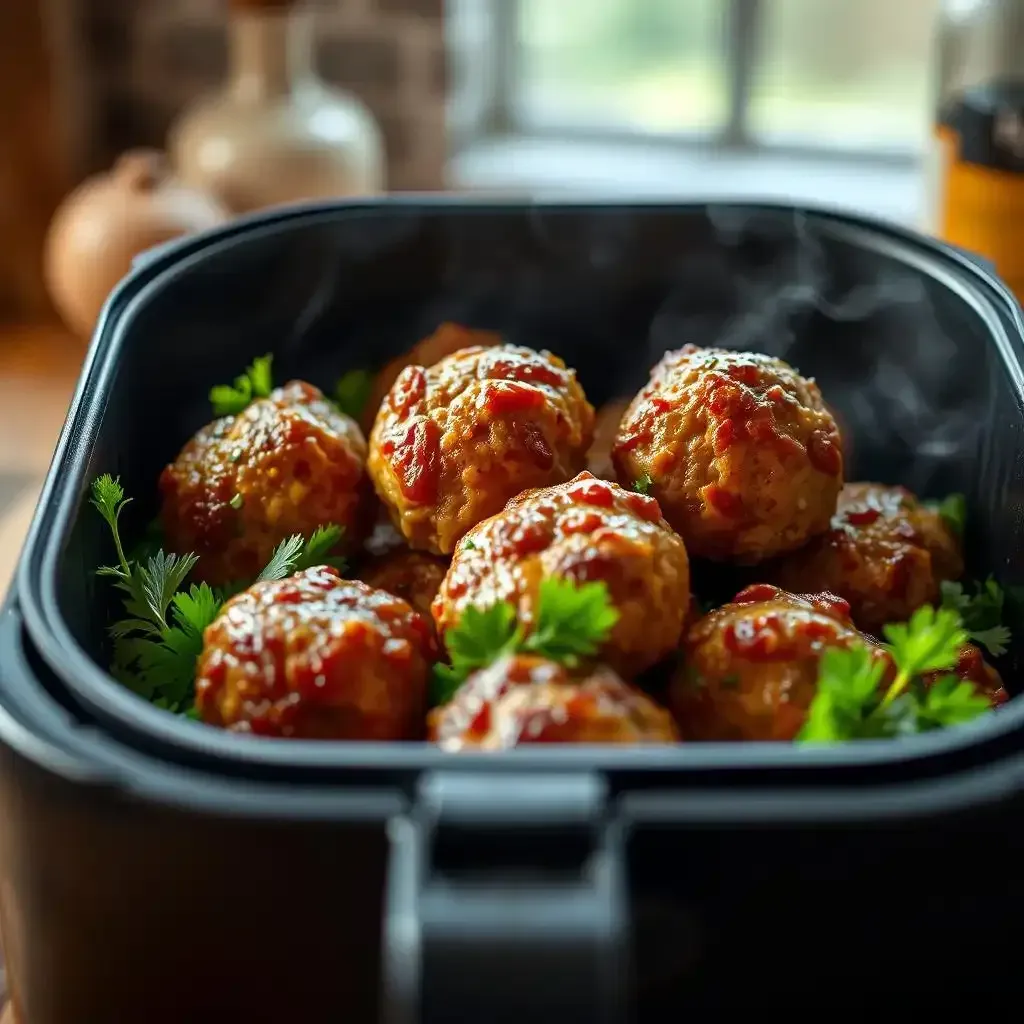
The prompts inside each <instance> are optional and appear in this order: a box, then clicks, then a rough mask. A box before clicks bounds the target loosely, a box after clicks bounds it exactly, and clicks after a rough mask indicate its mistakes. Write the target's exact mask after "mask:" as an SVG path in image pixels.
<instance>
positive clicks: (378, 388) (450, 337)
mask: <svg viewBox="0 0 1024 1024" xmlns="http://www.w3.org/2000/svg"><path fill="white" fill-rule="evenodd" d="M500 344H501V335H500V334H498V333H497V332H495V331H481V330H478V329H477V328H475V327H463V326H462V324H454V323H443V324H441V325H440V326H439V327H438V328H437V330H436V331H434V333H433V334H430V335H428V336H427V337H426V338H423V339H422V340H420V341H417V342H416V344H415V345H413V346H412V348H411V349H409V351H408V352H405V353H404V354H403V355H400V356H398V357H397V358H396V359H392V360H391V362H390V363H388V364H387V365H386V366H385V367H384V368H383V369H382V370H381V371H380V372H379V373H378V374H377V375H376V376H375V377H374V380H373V389H372V391H371V392H370V398H369V401H368V402H367V403H366V409H365V410H364V412H363V416H362V419H361V424H360V425H361V426H362V427H363V429H364V430H366V431H367V433H369V431H370V428H371V427H372V426H373V421H374V418H375V417H376V415H377V411H378V410H379V409H380V406H381V403H382V402H383V401H384V399H385V398H386V397H387V394H388V392H389V391H390V390H391V388H392V386H393V385H394V383H395V381H396V380H398V376H399V374H400V373H401V372H402V371H403V370H404V369H405V368H406V367H407V366H433V365H434V363H439V362H440V361H441V360H442V359H444V358H445V357H446V356H450V355H454V354H455V353H456V352H458V351H459V350H460V349H463V348H474V347H478V348H490V347H491V346H492V345H500Z"/></svg>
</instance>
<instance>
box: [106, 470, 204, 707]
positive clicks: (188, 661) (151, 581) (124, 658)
mask: <svg viewBox="0 0 1024 1024" xmlns="http://www.w3.org/2000/svg"><path fill="white" fill-rule="evenodd" d="M130 500H131V499H130V498H126V497H125V496H124V491H123V489H122V488H121V484H120V483H119V482H118V481H117V480H115V479H114V478H113V477H111V476H110V475H108V474H104V475H103V476H101V477H99V478H97V479H96V480H95V481H93V485H92V503H93V505H95V506H96V508H97V509H98V510H99V513H100V515H101V516H103V518H104V520H106V523H107V525H108V526H109V527H110V532H111V535H112V537H113V540H114V548H115V550H116V552H117V564H116V565H106V566H101V567H100V568H99V569H98V570H97V571H98V573H99V575H101V576H109V577H111V578H113V579H114V581H115V586H116V587H117V589H118V590H120V591H121V592H122V594H123V595H124V597H123V601H124V610H125V613H126V615H125V618H123V619H120V620H119V621H117V622H115V623H114V624H113V625H112V626H111V627H110V635H111V638H112V639H113V641H114V664H113V666H112V669H111V671H112V672H113V674H114V675H115V676H116V678H118V679H119V680H121V681H122V682H123V683H125V684H126V685H127V686H129V687H130V688H131V689H132V690H134V691H135V692H136V693H138V694H140V695H141V696H143V697H147V698H148V699H150V700H152V701H153V702H154V703H157V702H159V703H160V704H161V706H163V707H166V708H167V709H168V710H170V711H175V712H184V711H186V710H187V709H188V708H189V707H190V706H191V704H192V692H193V684H194V681H195V662H196V658H198V656H199V653H200V652H201V650H202V642H203V640H202V637H203V630H204V629H206V627H207V626H208V625H209V624H210V623H211V622H212V621H213V620H214V618H216V616H217V613H218V611H219V610H220V598H219V597H218V595H216V594H215V593H214V592H213V591H212V590H211V589H210V588H209V587H208V586H207V585H206V584H205V583H201V584H194V583H193V584H192V585H191V586H189V588H188V589H187V590H182V589H181V587H182V586H183V584H184V582H185V578H186V577H187V576H188V574H189V573H190V572H191V571H192V568H193V567H194V566H195V564H196V562H197V561H198V559H197V557H196V556H195V555H193V554H187V555H169V554H167V553H166V552H164V551H163V550H158V551H157V552H155V553H154V554H152V555H150V556H149V557H148V558H147V559H146V560H145V562H134V561H130V560H128V559H127V558H126V557H125V554H124V548H123V545H122V543H121V535H120V529H119V519H120V516H121V512H122V511H123V509H124V507H125V505H127V504H128V502H129V501H130Z"/></svg>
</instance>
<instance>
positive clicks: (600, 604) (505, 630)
mask: <svg viewBox="0 0 1024 1024" xmlns="http://www.w3.org/2000/svg"><path fill="white" fill-rule="evenodd" d="M618 617H619V613H618V611H616V609H615V607H614V606H613V605H612V603H611V601H610V599H609V597H608V589H607V587H606V586H605V585H604V583H599V582H594V583H583V584H576V583H574V582H573V581H572V580H566V579H546V580H542V581H541V584H540V591H539V596H538V601H537V611H536V616H535V621H534V628H533V630H532V631H531V632H529V633H526V632H525V631H524V630H523V628H522V626H521V625H520V624H519V623H518V622H517V619H516V609H515V608H514V607H513V605H511V604H510V603H509V602H508V601H498V602H497V603H496V604H493V605H490V606H489V607H487V608H476V607H474V606H472V605H471V606H469V607H468V608H466V610H465V611H464V612H463V613H462V617H461V618H460V620H459V622H458V625H456V626H455V627H454V628H453V629H450V630H449V631H448V632H447V633H446V635H445V646H446V647H447V649H448V657H449V660H450V662H451V664H450V665H438V666H436V668H435V670H434V699H435V702H436V703H438V704H443V703H445V702H446V701H448V700H450V699H451V698H452V696H453V695H454V693H455V691H456V690H457V689H458V688H459V686H461V685H462V683H463V682H465V680H466V679H467V678H468V677H469V676H470V674H471V673H473V672H475V671H477V669H481V668H486V667H487V666H488V665H492V664H493V663H494V662H496V661H498V660H499V659H500V658H502V657H504V656H505V655H508V654H518V653H523V654H534V655H538V656H540V657H544V658H549V659H551V660H552V661H557V662H559V663H561V664H563V665H566V666H568V667H570V668H572V667H575V666H576V665H578V664H579V661H580V659H581V658H588V657H592V656H593V655H595V654H596V653H597V651H598V648H599V647H600V646H601V644H602V643H604V641H605V640H606V639H607V637H608V634H609V632H610V631H611V629H612V627H613V626H614V625H615V623H616V622H617V621H618Z"/></svg>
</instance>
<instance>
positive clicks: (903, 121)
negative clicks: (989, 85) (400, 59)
mask: <svg viewBox="0 0 1024 1024" xmlns="http://www.w3.org/2000/svg"><path fill="white" fill-rule="evenodd" d="M937 4H938V0H449V5H448V6H449V13H450V18H451V23H452V40H453V49H454V54H455V62H456V63H455V76H454V79H455V82H456V88H457V92H456V97H455V98H454V100H453V126H454V128H455V130H456V142H457V144H458V143H462V144H466V143H467V142H473V141H478V140H480V139H486V138H495V137H508V136H523V137H545V136H549V137H557V138H559V139H563V140H564V139H567V138H579V139H581V140H587V139H590V140H594V141H597V140H608V139H615V138H621V139H623V140H626V139H633V140H636V139H640V140H649V141H657V142H659V143H667V144H670V145H676V146H699V147H702V148H704V149H705V150H707V149H709V148H711V149H721V150H723V151H725V150H730V151H733V152H737V151H744V150H746V151H761V150H765V151H774V152H807V153H816V154H819V155H821V154H831V155H835V154H837V153H838V154H843V153H844V152H845V153H846V154H850V153H851V152H856V153H857V154H858V155H859V156H860V157H862V158H875V159H882V160H888V161H896V162H901V161H902V162H904V163H910V162H911V161H912V160H913V158H914V156H915V154H916V152H917V151H918V150H919V149H920V147H921V145H922V142H923V139H924V133H925V130H926V126H927V123H928V82H929V77H928V68H929V61H930V52H931V48H932V34H933V20H934V18H935V15H936V10H937Z"/></svg>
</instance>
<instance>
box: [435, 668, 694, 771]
mask: <svg viewBox="0 0 1024 1024" xmlns="http://www.w3.org/2000/svg"><path fill="white" fill-rule="evenodd" d="M428 730H429V735H430V738H431V739H432V740H434V741H436V742H437V743H438V744H439V745H440V746H441V747H443V748H444V749H445V750H450V751H459V750H468V749H481V750H508V749H510V748H511V747H518V746H519V745H521V744H524V743H674V742H675V741H676V740H678V738H679V737H678V734H677V733H676V729H675V725H674V724H673V722H672V716H671V715H670V714H669V713H668V712H667V711H666V710H665V709H664V708H661V707H659V706H658V705H657V704H655V703H654V701H652V700H651V699H650V697H648V696H647V695H646V694H645V693H643V692H642V691H641V690H638V689H637V688H636V687H634V686H629V685H628V684H626V683H624V682H623V681H622V679H620V678H619V676H617V675H616V674H615V673H614V672H613V671H612V670H611V669H609V668H606V667H604V666H599V667H598V668H596V669H594V670H593V671H592V672H590V673H589V674H587V675H584V676H582V677H581V678H573V677H571V676H570V674H569V673H568V672H567V671H566V669H565V668H563V667H562V666H561V665H558V664H556V663H554V662H551V661H547V660H546V659H544V658H537V657H533V656H528V655H517V656H512V657H506V658H503V659H501V660H500V661H497V662H495V664H493V665H491V666H490V667H489V668H486V669H481V670H480V671H478V672H475V673H474V674H473V675H472V676H470V677H469V679H467V680H466V682H465V683H463V685H462V686H461V687H459V690H458V692H457V693H456V694H455V696H454V698H453V699H452V700H451V702H450V703H448V704H445V705H444V706H443V707H440V708H435V709H434V710H433V711H432V712H431V713H430V717H429V719H428Z"/></svg>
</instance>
